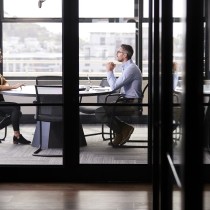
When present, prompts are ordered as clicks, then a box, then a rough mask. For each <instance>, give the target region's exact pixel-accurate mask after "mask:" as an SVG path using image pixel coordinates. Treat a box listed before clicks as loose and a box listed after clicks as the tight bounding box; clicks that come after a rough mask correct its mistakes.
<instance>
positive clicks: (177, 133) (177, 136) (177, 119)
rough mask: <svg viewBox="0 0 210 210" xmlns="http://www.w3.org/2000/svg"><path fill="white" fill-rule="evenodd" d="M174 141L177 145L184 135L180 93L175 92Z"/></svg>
mask: <svg viewBox="0 0 210 210" xmlns="http://www.w3.org/2000/svg"><path fill="white" fill-rule="evenodd" d="M173 103H174V104H176V106H174V107H173V142H174V144H175V145H176V144H177V143H178V142H179V141H180V140H181V137H182V127H181V107H180V105H179V104H180V95H179V94H177V93H175V92H173Z"/></svg>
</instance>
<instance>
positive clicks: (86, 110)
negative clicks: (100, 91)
mask: <svg viewBox="0 0 210 210" xmlns="http://www.w3.org/2000/svg"><path fill="white" fill-rule="evenodd" d="M100 86H102V87H105V86H109V83H108V82H107V79H106V78H102V80H101V82H100ZM119 91H120V90H118V91H116V92H119ZM107 95H108V94H107ZM107 95H99V96H97V103H104V102H105V100H106V103H109V102H112V101H115V100H116V99H117V98H118V95H117V96H115V97H112V98H111V97H110V98H109V99H106V96H107ZM99 107H100V106H97V105H96V106H80V107H79V111H80V113H82V114H86V115H92V116H95V110H96V109H97V108H99ZM94 135H102V138H103V141H106V140H109V137H108V138H106V135H108V136H109V135H110V133H109V132H105V125H104V124H103V123H102V125H101V131H100V132H96V133H91V134H85V137H87V136H94Z"/></svg>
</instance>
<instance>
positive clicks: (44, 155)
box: [32, 147, 63, 157]
mask: <svg viewBox="0 0 210 210" xmlns="http://www.w3.org/2000/svg"><path fill="white" fill-rule="evenodd" d="M41 151H42V148H41V147H39V148H38V149H37V150H36V151H35V152H34V153H33V154H32V155H33V156H39V157H63V155H46V154H38V153H39V152H41Z"/></svg>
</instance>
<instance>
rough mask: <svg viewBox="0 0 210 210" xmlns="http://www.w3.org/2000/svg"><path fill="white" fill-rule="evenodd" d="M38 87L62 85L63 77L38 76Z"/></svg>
mask: <svg viewBox="0 0 210 210" xmlns="http://www.w3.org/2000/svg"><path fill="white" fill-rule="evenodd" d="M36 85H62V76H57V75H49V76H48V75H42V76H37V77H36Z"/></svg>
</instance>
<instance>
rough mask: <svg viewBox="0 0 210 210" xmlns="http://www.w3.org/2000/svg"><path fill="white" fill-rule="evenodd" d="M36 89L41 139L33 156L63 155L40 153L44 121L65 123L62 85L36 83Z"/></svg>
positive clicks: (37, 117)
mask: <svg viewBox="0 0 210 210" xmlns="http://www.w3.org/2000/svg"><path fill="white" fill-rule="evenodd" d="M35 90H36V102H35V103H36V116H35V119H36V120H37V121H39V129H40V131H39V140H40V146H39V148H38V149H37V150H36V151H35V152H34V153H33V156H42V157H62V156H63V155H43V154H38V153H39V152H40V151H42V143H43V139H42V122H56V123H63V105H62V103H63V94H62V86H53V85H48V86H47V85H35ZM61 141H62V139H61Z"/></svg>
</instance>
